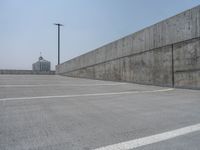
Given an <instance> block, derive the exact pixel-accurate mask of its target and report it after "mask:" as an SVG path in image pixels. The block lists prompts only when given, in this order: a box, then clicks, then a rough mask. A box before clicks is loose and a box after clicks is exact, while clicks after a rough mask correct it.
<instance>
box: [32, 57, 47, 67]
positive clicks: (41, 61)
mask: <svg viewBox="0 0 200 150" xmlns="http://www.w3.org/2000/svg"><path fill="white" fill-rule="evenodd" d="M32 67H33V70H35V71H50V70H51V69H50V68H51V63H50V61H47V60H45V59H44V58H43V57H42V56H40V57H39V59H38V61H37V62H36V63H34V64H33V65H32Z"/></svg>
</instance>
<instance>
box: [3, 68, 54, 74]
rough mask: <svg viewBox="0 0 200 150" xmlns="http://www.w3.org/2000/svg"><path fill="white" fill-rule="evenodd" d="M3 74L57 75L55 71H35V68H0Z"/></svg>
mask: <svg viewBox="0 0 200 150" xmlns="http://www.w3.org/2000/svg"><path fill="white" fill-rule="evenodd" d="M1 74H37V75H55V71H33V70H6V69H4V70H0V75H1Z"/></svg>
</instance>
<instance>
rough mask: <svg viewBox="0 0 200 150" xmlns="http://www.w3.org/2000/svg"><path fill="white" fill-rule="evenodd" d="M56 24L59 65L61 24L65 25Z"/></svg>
mask: <svg viewBox="0 0 200 150" xmlns="http://www.w3.org/2000/svg"><path fill="white" fill-rule="evenodd" d="M54 25H56V26H58V65H59V64H60V26H63V25H62V24H60V23H54Z"/></svg>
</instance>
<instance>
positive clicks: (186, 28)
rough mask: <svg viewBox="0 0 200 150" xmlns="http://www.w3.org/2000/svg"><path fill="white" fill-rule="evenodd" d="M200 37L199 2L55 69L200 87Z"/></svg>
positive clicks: (78, 74) (95, 76)
mask: <svg viewBox="0 0 200 150" xmlns="http://www.w3.org/2000/svg"><path fill="white" fill-rule="evenodd" d="M199 37H200V5H199V6H197V7H195V8H193V9H190V10H187V11H185V12H183V13H180V14H178V15H176V16H173V17H171V18H169V19H167V20H164V21H162V22H159V23H157V24H155V25H152V26H150V27H147V28H145V29H143V30H141V31H138V32H136V33H134V34H131V35H128V36H126V37H124V38H122V39H119V40H117V41H114V42H112V43H109V44H107V45H105V46H102V47H100V48H98V49H96V50H94V51H91V52H89V53H86V54H84V55H81V56H79V57H76V58H74V59H72V60H69V61H67V62H64V63H62V64H61V65H58V66H56V72H57V74H62V75H68V76H74V77H84V78H92V79H102V80H116V81H128V82H136V83H141V84H153V85H161V86H173V85H175V86H176V87H184V88H185V87H186V88H187V87H188V88H200V79H199V78H200V73H199V69H200V63H199V61H200V60H199V59H200V58H199V53H200V49H199ZM191 53H192V54H191ZM194 59H195V60H194ZM186 62H187V63H186Z"/></svg>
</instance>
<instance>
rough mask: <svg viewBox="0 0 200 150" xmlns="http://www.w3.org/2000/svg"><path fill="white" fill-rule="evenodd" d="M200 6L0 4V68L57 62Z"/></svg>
mask: <svg viewBox="0 0 200 150" xmlns="http://www.w3.org/2000/svg"><path fill="white" fill-rule="evenodd" d="M199 4H200V0H0V69H32V63H34V62H36V61H37V60H38V57H39V56H40V52H41V53H42V56H43V57H44V58H45V59H46V60H49V61H51V65H52V66H51V68H52V69H53V70H54V69H55V65H56V64H57V27H56V26H55V25H53V23H62V24H64V26H63V27H61V47H60V49H61V57H60V59H61V63H62V62H65V61H67V60H70V59H72V58H74V57H77V56H79V55H81V54H84V53H86V52H88V51H91V50H94V49H96V48H98V47H101V46H102V45H105V44H107V43H110V42H112V41H115V40H117V39H120V38H122V37H124V36H126V35H129V34H131V33H134V32H136V31H138V30H141V29H143V28H145V27H148V26H150V25H153V24H155V23H157V22H159V21H162V20H164V19H167V18H169V17H171V16H174V15H176V14H177V13H180V12H182V11H185V10H187V9H190V8H192V7H195V6H197V5H199Z"/></svg>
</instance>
